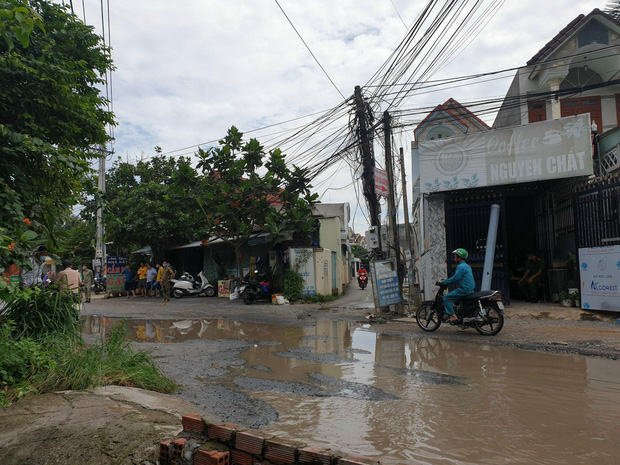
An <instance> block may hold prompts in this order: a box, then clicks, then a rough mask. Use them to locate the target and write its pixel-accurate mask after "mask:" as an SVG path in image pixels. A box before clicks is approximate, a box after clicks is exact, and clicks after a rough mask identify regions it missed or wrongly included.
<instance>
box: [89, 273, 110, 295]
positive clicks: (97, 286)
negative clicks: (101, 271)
mask: <svg viewBox="0 0 620 465" xmlns="http://www.w3.org/2000/svg"><path fill="white" fill-rule="evenodd" d="M107 287H108V286H107V283H106V280H105V276H100V277H98V278H95V280H94V281H93V287H92V290H93V292H94V293H95V294H97V295H99V294H101V293H102V292H105V291H106V289H107Z"/></svg>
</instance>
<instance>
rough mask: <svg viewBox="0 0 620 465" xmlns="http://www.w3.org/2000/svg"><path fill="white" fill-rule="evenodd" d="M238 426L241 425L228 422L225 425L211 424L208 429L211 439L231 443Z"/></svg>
mask: <svg viewBox="0 0 620 465" xmlns="http://www.w3.org/2000/svg"><path fill="white" fill-rule="evenodd" d="M237 428H239V425H235V424H232V423H226V424H225V425H211V426H209V430H208V432H209V439H215V440H218V441H221V442H226V443H231V442H232V437H233V434H234V433H235V431H237Z"/></svg>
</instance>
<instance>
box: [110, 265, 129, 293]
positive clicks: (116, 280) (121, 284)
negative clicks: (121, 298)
mask: <svg viewBox="0 0 620 465" xmlns="http://www.w3.org/2000/svg"><path fill="white" fill-rule="evenodd" d="M126 266H127V259H126V258H124V257H107V258H106V262H105V271H106V273H105V274H106V286H107V288H106V292H120V291H122V290H124V289H125V275H124V274H123V270H124V269H125V267H126Z"/></svg>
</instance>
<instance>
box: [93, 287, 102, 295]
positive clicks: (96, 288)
mask: <svg viewBox="0 0 620 465" xmlns="http://www.w3.org/2000/svg"><path fill="white" fill-rule="evenodd" d="M93 291H94V292H95V295H99V294H101V288H100V287H99V286H95V287H94V289H93Z"/></svg>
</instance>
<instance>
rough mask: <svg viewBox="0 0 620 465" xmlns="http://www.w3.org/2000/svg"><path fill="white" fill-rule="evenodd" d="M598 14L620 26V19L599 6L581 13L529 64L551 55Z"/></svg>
mask: <svg viewBox="0 0 620 465" xmlns="http://www.w3.org/2000/svg"><path fill="white" fill-rule="evenodd" d="M596 15H600V16H602V17H604V18H605V19H607V20H609V21H611V22H613V23H614V24H616V25H617V26H618V27H620V21H618V20H617V19H616V18H614V17H613V16H611V15H608V14H607V13H605V12H603V11H601V10H599V9H598V8H595V9H594V10H592V11H591V12H590V13H589V14H588V15H583V14H581V15H579V16H577V17H576V18H575V19H573V20H572V21H571V22H570V23H568V24H567V25H566V27H564V29H562V30H561V31H560V32H558V33H557V34H556V36H555V37H554V38H553V39H551V40H550V41H549V42H547V44H546V45H545V46H544V47H543V48H541V49H540V50H539V51H538V53H537V54H536V55H534V56H533V57H532V58H531V59H530V60H529V61H528V62H527V64H528V65H534V64H536V63H538V62H539V61H542V60H544V59H545V58H547V57H548V56H549V55H551V54H552V53H553V52H554V50H555V49H556V48H558V47H559V46H560V45H562V44H563V43H564V42H565V41H566V40H567V39H568V38H569V37H570V36H572V35H573V34H574V33H575V32H577V30H578V29H579V28H580V27H581V26H583V25H584V24H585V23H587V22H588V21H589V20H590V18H592V17H593V16H596Z"/></svg>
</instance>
